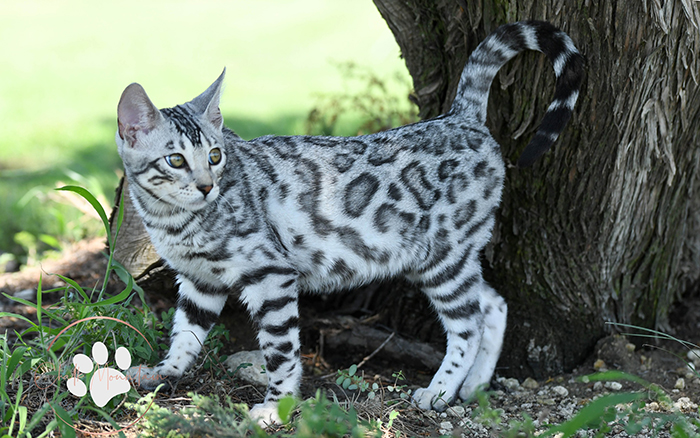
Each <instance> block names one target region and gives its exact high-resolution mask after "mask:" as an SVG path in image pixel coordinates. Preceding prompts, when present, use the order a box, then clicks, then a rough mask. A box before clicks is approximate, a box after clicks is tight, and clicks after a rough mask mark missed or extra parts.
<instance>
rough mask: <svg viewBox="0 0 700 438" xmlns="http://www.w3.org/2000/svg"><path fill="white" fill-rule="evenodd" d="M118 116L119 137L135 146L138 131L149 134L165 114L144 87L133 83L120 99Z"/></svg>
mask: <svg viewBox="0 0 700 438" xmlns="http://www.w3.org/2000/svg"><path fill="white" fill-rule="evenodd" d="M117 118H118V123H119V137H121V138H122V140H124V141H126V142H127V143H128V144H129V146H131V147H133V146H134V145H135V144H136V133H137V132H139V131H140V132H142V133H144V134H148V133H149V132H150V131H151V130H152V129H153V128H155V127H156V126H157V125H158V123H160V122H161V120H162V119H163V116H162V115H161V114H160V111H158V108H156V106H155V105H153V102H151V99H149V98H148V95H147V94H146V91H145V90H144V89H143V87H142V86H141V85H139V84H136V83H133V84H131V85H129V86H128V87H126V89H125V90H124V92H123V93H122V97H121V99H119V106H118V107H117Z"/></svg>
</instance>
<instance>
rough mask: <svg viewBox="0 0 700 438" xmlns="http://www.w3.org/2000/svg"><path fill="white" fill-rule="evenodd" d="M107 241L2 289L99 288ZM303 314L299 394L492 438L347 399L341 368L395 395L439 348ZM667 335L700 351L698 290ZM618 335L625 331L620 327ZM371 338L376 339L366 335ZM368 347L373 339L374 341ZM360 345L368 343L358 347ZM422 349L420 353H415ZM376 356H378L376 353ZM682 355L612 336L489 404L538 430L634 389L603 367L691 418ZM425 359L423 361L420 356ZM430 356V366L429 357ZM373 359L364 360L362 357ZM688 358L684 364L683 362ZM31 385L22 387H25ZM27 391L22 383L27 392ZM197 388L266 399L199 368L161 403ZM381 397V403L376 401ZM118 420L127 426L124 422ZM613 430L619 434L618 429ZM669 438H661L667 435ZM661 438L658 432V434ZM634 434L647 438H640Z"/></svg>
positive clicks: (453, 422) (228, 315)
mask: <svg viewBox="0 0 700 438" xmlns="http://www.w3.org/2000/svg"><path fill="white" fill-rule="evenodd" d="M103 250H104V242H102V241H99V240H94V241H89V242H82V243H80V244H79V245H77V246H76V247H74V248H72V249H71V250H70V251H67V252H66V253H65V254H64V255H63V257H62V258H61V259H60V260H52V261H46V262H44V263H43V264H42V266H41V268H28V269H25V270H23V271H22V272H17V273H11V274H3V275H0V292H3V293H6V294H8V295H13V296H18V297H21V298H24V299H26V300H28V301H32V302H34V301H35V299H36V288H37V285H38V282H39V278H40V277H41V278H42V289H43V290H49V289H51V288H55V287H60V286H62V285H63V284H64V283H63V281H62V280H61V279H60V278H58V277H57V276H55V275H50V274H61V275H64V276H66V277H68V278H71V279H73V280H75V281H77V282H78V283H79V284H80V285H82V286H83V287H85V288H88V289H91V288H93V287H100V286H101V284H102V281H103V277H102V276H103V275H104V271H105V268H106V257H105V255H104V254H102V251H103ZM121 288H123V285H122V284H121V283H120V282H119V280H116V279H111V280H110V283H109V290H110V292H112V293H116V292H119V291H120V290H122V289H121ZM59 298H60V295H59V294H56V293H54V294H47V295H44V297H43V304H44V306H47V305H50V304H53V303H55V302H57V301H58V299H59ZM148 299H149V300H150V301H151V302H150V303H149V304H150V306H151V309H153V310H154V311H156V312H157V314H160V312H161V311H166V310H168V309H169V308H170V307H172V306H173V305H174V304H175V299H176V297H175V294H174V293H172V294H166V295H158V294H153V295H149V296H148ZM230 301H231V302H232V303H231V304H229V307H227V309H226V310H225V311H224V313H223V315H222V318H221V322H222V323H224V324H225V325H226V327H227V329H228V330H229V333H230V340H229V341H228V342H227V343H226V344H225V345H224V347H223V348H222V354H231V353H234V352H237V351H240V350H252V349H256V348H257V345H256V341H255V332H254V330H253V327H252V325H251V323H250V320H249V318H248V316H247V314H246V313H245V310H244V309H243V308H242V307H241V306H240V305H238V304H237V303H235V300H230ZM304 302H306V303H310V304H307V307H309V308H306V309H304V310H303V311H302V321H303V330H302V341H303V345H304V350H303V357H304V364H305V374H304V375H305V378H304V382H303V385H302V393H303V394H302V395H303V396H304V397H311V396H313V395H314V394H315V392H316V389H317V388H319V387H322V388H326V389H327V390H328V391H329V392H332V393H335V394H336V396H337V397H338V398H339V399H340V400H344V399H350V400H355V404H354V406H355V407H356V409H358V412H359V413H360V415H361V416H363V415H364V416H366V417H372V418H382V419H383V421H384V422H385V423H386V421H388V414H389V412H390V410H391V409H395V410H398V411H399V412H400V415H399V417H398V418H397V419H396V421H395V422H394V429H393V430H399V431H401V432H402V433H403V434H404V435H409V436H437V435H440V434H452V435H455V436H462V435H464V436H497V435H498V434H499V430H498V428H497V427H486V426H484V425H482V424H480V423H478V422H476V421H475V420H474V419H473V413H474V412H475V410H477V409H478V406H479V405H478V403H477V402H473V403H470V404H467V405H462V406H455V407H454V408H453V409H451V410H449V411H448V412H444V413H436V412H427V413H425V412H421V411H418V410H416V409H414V408H412V407H411V406H410V404H408V403H406V402H400V403H398V404H397V405H395V406H394V407H392V408H391V409H390V408H387V406H386V405H385V404H381V403H378V402H376V401H371V400H367V397H366V395H365V394H352V393H347V392H345V391H343V390H342V389H341V388H339V387H338V386H337V385H335V379H336V377H337V370H338V369H346V368H348V367H349V366H350V365H352V364H358V363H361V362H363V359H365V361H364V364H363V366H362V368H361V371H362V372H363V373H364V376H365V378H366V379H368V380H370V381H372V382H377V383H379V384H380V386H381V388H382V389H381V390H380V391H379V395H380V396H382V397H387V398H389V397H396V395H395V393H390V392H389V391H388V390H387V388H388V387H389V386H391V385H394V384H396V379H395V378H394V377H392V373H394V372H397V371H402V372H403V375H405V376H406V380H405V381H403V382H400V383H402V384H406V385H407V387H406V389H409V388H416V387H420V386H424V385H426V384H427V383H428V382H429V380H430V377H431V375H432V372H433V370H431V368H432V367H433V366H434V364H435V363H439V360H440V357H441V356H440V355H441V354H442V352H443V349H444V347H443V346H439V345H437V346H435V345H427V344H424V343H421V342H418V341H414V340H411V339H409V338H404V337H402V336H401V334H400V333H396V334H394V335H392V333H391V332H390V331H388V330H386V329H385V328H383V327H378V326H376V325H375V324H373V320H372V317H369V318H366V319H364V320H359V319H357V318H353V317H349V316H338V315H335V314H328V313H323V314H319V313H317V312H315V311H314V309H313V301H312V300H309V299H305V300H304ZM0 312H11V313H15V314H19V315H23V316H25V317H27V318H30V319H33V318H35V317H36V315H35V313H36V311H35V310H34V309H32V308H31V307H29V306H25V305H22V304H18V303H15V302H12V301H11V300H9V299H7V298H5V297H4V296H0ZM671 323H672V330H673V332H672V333H673V335H674V336H676V337H677V338H679V339H682V340H685V341H688V342H692V343H694V344H696V345H700V293H699V292H698V291H697V290H694V291H690V292H689V293H688V294H687V295H686V297H685V299H684V300H683V301H682V302H681V303H679V304H678V305H677V306H676V308H675V309H674V312H673V313H672V318H671ZM26 327H27V323H26V322H24V321H22V320H21V319H17V318H12V317H3V318H1V319H0V331H1V332H4V331H5V330H7V333H8V335H9V336H10V339H12V334H13V333H14V331H15V330H17V331H21V330H23V329H25V328H26ZM621 330H623V331H624V329H621ZM373 337H374V338H376V340H374V341H372V338H373ZM389 337H392V339H390V340H389V342H387V343H386V344H385V345H383V346H381V348H377V345H378V344H381V343H382V342H381V341H383V340H386V338H389ZM370 341H371V342H370ZM363 342H364V344H363ZM418 349H421V353H420V354H417V353H416V351H418ZM372 353H376V354H372ZM686 353H687V350H686V349H684V348H683V347H682V346H681V345H680V344H678V343H675V342H670V341H658V340H654V339H650V338H641V337H634V336H633V337H627V338H626V337H622V336H610V337H608V338H605V339H603V340H601V342H599V344H598V346H597V347H596V353H595V354H594V356H593V357H591V358H589V359H588V360H587V361H586V362H585V363H584V364H582V365H580V366H579V367H578V368H576V369H575V370H573V371H572V372H571V373H568V374H565V375H560V376H550V378H549V379H547V380H546V381H539V382H536V381H534V380H532V379H527V380H525V381H523V382H519V381H517V380H515V379H509V378H508V376H506V375H502V373H503V372H504V370H497V376H496V377H495V379H494V380H493V382H492V390H493V396H492V397H491V405H492V407H493V408H496V409H500V410H502V412H500V414H499V416H500V418H501V424H502V425H507V424H508V423H509V422H511V421H522V420H523V418H524V417H523V415H524V414H526V415H529V417H530V418H532V419H533V420H534V424H535V426H537V427H539V426H541V425H544V424H547V423H549V424H552V423H561V422H564V421H566V420H567V419H569V418H571V416H572V415H574V414H575V413H576V412H577V411H578V410H579V409H580V408H581V407H582V406H583V405H585V404H586V403H587V402H589V401H590V400H591V399H593V398H595V397H596V396H599V395H602V394H606V393H619V392H624V391H628V390H634V391H637V390H640V389H641V387H640V385H639V384H636V383H631V382H626V381H624V380H619V381H615V382H607V383H606V382H593V381H588V382H584V381H582V380H581V377H582V376H584V375H588V374H591V373H594V372H596V371H601V370H606V369H607V370H621V371H625V372H627V373H630V374H633V375H635V376H638V377H641V378H642V379H644V380H646V381H648V382H651V383H654V384H656V385H658V386H659V387H660V388H662V390H663V391H664V392H665V393H666V394H668V395H669V396H670V398H671V400H672V402H673V406H662V405H659V404H658V403H650V404H649V406H650V407H651V408H652V409H655V410H657V411H659V412H667V411H673V410H675V411H677V412H682V413H685V414H687V415H689V416H694V417H697V415H698V407H697V404H699V403H700V378H698V376H697V375H696V374H694V373H692V372H691V370H690V369H689V368H688V367H687V365H686V364H685V363H684V362H683V361H682V360H681V359H679V358H678V357H676V356H680V357H682V358H686ZM421 355H423V356H425V358H423V359H421ZM431 355H436V356H435V357H433V358H432V359H433V360H432V362H431V361H430V360H429V359H430V356H431ZM368 356H370V357H368ZM686 360H687V359H686ZM29 384H30V382H27V386H30V387H31V385H29ZM27 386H25V391H26V388H27ZM190 391H195V392H198V393H200V394H217V395H219V396H220V397H224V396H226V395H228V396H230V397H232V399H233V401H234V402H244V403H249V404H253V403H259V402H260V401H262V399H263V397H264V388H256V387H254V386H252V385H247V384H244V383H241V382H239V381H236V380H235V379H234V380H233V381H230V380H220V379H217V378H216V375H215V374H212V371H205V370H203V369H202V368H201V363H200V364H198V365H197V367H195V369H194V370H193V371H192V372H190V373H188V374H187V375H186V376H185V378H184V379H183V380H182V381H181V382H180V383H179V385H178V387H177V389H176V391H175V392H173V393H170V394H165V395H161V396H159V399H158V403H159V405H161V406H168V407H171V408H173V409H174V410H177V409H178V406H183V405H186V404H187V403H188V400H190V399H189V398H188V396H187V393H188V392H190ZM27 394H28V395H27V396H25V398H24V400H23V404H25V405H26V406H28V407H29V408H30V410H32V411H33V410H36V409H38V408H39V407H40V398H41V397H39V395H37V394H34V395H32V393H31V391H29V392H28V393H27ZM380 398H381V397H380ZM124 421H128V418H125V419H124ZM84 426H85V427H90V428H94V429H95V430H100V429H102V428H104V427H105V424H101V423H91V422H90V421H89V419H86V421H85V424H84ZM618 429H619V428H618ZM664 433H665V432H664ZM611 435H613V436H626V434H625V433H624V432H623V431H622V430H613V432H612V433H611ZM662 435H663V434H662ZM637 436H643V434H642V435H637Z"/></svg>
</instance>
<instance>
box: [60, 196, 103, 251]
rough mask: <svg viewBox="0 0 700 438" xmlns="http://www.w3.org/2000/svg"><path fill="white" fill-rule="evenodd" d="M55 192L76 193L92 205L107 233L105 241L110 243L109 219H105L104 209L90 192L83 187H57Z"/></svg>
mask: <svg viewBox="0 0 700 438" xmlns="http://www.w3.org/2000/svg"><path fill="white" fill-rule="evenodd" d="M56 190H61V191H67V192H73V193H77V194H78V195H80V196H82V197H83V198H85V200H86V201H87V202H89V203H90V205H92V208H94V209H95V211H96V212H97V214H98V215H100V219H102V224H103V225H104V227H105V230H106V231H107V241H108V242H111V241H112V233H111V231H110V229H109V219H107V214H106V213H105V210H104V208H102V204H100V202H99V201H98V200H97V198H95V196H93V194H92V193H90V191H88V190H87V189H85V188H83V187H78V186H64V187H59V188H57V189H56Z"/></svg>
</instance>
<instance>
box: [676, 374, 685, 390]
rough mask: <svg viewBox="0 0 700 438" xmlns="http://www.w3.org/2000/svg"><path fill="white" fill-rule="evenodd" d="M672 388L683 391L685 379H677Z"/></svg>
mask: <svg viewBox="0 0 700 438" xmlns="http://www.w3.org/2000/svg"><path fill="white" fill-rule="evenodd" d="M673 387H674V388H676V389H680V390H681V391H682V390H684V389H685V379H684V378H683V377H680V378H678V380H676V384H675V385H673Z"/></svg>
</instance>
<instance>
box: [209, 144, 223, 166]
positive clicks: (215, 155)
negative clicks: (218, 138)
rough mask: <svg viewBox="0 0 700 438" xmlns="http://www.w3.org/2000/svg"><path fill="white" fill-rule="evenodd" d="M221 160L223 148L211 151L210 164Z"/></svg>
mask: <svg viewBox="0 0 700 438" xmlns="http://www.w3.org/2000/svg"><path fill="white" fill-rule="evenodd" d="M220 162H221V149H219V148H214V149H212V150H211V151H209V164H212V165H216V164H219V163H220Z"/></svg>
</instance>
